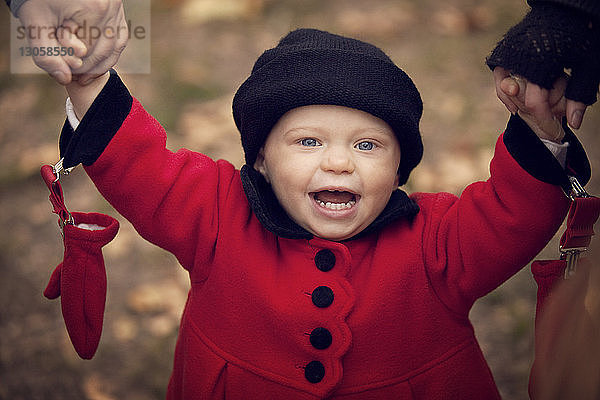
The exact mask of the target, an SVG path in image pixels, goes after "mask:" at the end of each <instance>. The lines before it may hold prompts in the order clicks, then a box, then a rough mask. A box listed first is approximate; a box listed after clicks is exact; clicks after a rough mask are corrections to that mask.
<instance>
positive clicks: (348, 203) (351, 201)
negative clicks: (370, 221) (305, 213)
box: [312, 190, 357, 210]
mask: <svg viewBox="0 0 600 400" xmlns="http://www.w3.org/2000/svg"><path fill="white" fill-rule="evenodd" d="M312 196H313V198H314V199H315V201H316V202H317V204H319V205H320V206H321V207H323V208H327V209H329V210H345V209H350V208H352V207H353V206H354V205H355V204H356V196H357V195H355V194H354V193H350V192H347V191H342V190H321V191H319V192H314V193H312Z"/></svg>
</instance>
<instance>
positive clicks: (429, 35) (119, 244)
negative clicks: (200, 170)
mask: <svg viewBox="0 0 600 400" xmlns="http://www.w3.org/2000/svg"><path fill="white" fill-rule="evenodd" d="M525 10H526V4H525V1H524V0H506V1H502V2H497V1H494V0H477V1H476V0H447V1H444V2H438V1H434V0H403V1H400V0H373V1H369V2H364V1H358V0H331V1H327V2H323V1H316V0H307V1H291V0H281V1H275V0H220V1H216V0H180V1H178V0H162V1H159V0H154V1H153V2H152V14H151V16H152V57H151V72H150V73H149V74H126V75H124V76H123V79H124V81H125V82H126V84H127V85H128V86H129V88H130V89H131V91H132V93H134V95H135V96H136V97H138V98H139V99H140V100H141V102H142V103H143V104H144V105H145V107H146V108H147V109H148V110H149V111H150V112H151V113H153V114H154V115H155V116H156V117H157V119H158V120H159V121H161V122H162V123H163V124H164V126H165V127H166V129H167V131H168V132H169V146H170V147H171V148H173V149H177V148H179V147H182V146H185V147H188V148H192V149H194V150H198V151H202V152H205V153H207V154H209V155H210V156H212V157H214V158H225V159H228V160H230V161H232V162H234V163H235V164H236V165H238V166H240V165H241V164H242V154H241V151H240V148H241V147H240V144H239V138H238V134H237V133H236V130H235V126H234V124H233V119H232V118H231V99H232V97H233V93H234V92H235V89H236V88H237V86H238V85H239V84H240V83H241V82H242V81H243V80H244V79H245V77H246V76H247V75H248V73H249V71H250V69H251V67H252V63H253V62H254V60H255V59H256V58H257V57H258V56H259V55H260V54H261V52H262V51H263V50H264V49H266V48H268V47H270V46H273V45H275V44H276V42H277V40H278V39H279V38H280V37H281V36H283V35H284V34H285V33H287V32H288V31H289V30H291V29H293V28H295V27H300V26H309V27H316V28H321V29H326V30H330V31H334V32H337V33H341V34H347V35H352V36H355V37H359V38H362V39H365V40H368V41H371V42H373V43H375V44H377V45H379V46H380V47H382V48H383V49H384V50H385V51H386V52H387V53H388V54H389V55H390V57H391V58H392V59H393V60H394V61H395V62H396V63H398V64H399V65H400V66H402V68H403V69H404V70H405V71H407V72H408V73H409V75H411V76H412V77H413V79H414V81H415V83H416V85H417V87H418V88H419V90H420V91H421V94H422V97H423V99H424V107H425V110H424V116H423V120H422V124H421V130H422V134H423V138H424V143H425V154H426V155H425V158H424V160H423V162H422V164H421V165H420V166H419V167H418V168H417V169H416V170H415V172H414V174H413V175H412V177H411V180H410V181H409V183H408V185H407V187H406V188H405V189H406V190H407V191H411V192H412V191H439V190H445V191H450V192H453V193H457V194H458V193H460V191H461V190H462V189H463V188H464V186H465V185H466V184H468V183H469V182H471V181H474V180H478V179H485V178H486V176H487V174H488V167H487V165H488V162H489V159H490V157H491V154H492V146H493V144H494V142H495V140H496V137H497V135H498V134H499V133H500V132H501V131H502V129H503V126H504V125H505V123H506V120H507V117H508V113H507V112H506V110H505V109H504V108H503V106H502V105H501V103H500V102H499V101H498V100H497V98H496V97H495V93H494V89H493V83H492V77H491V74H490V72H489V70H488V69H487V67H486V66H485V64H484V58H485V56H486V55H487V53H488V52H489V51H490V49H491V48H492V47H493V45H494V43H495V42H496V41H497V40H498V39H499V38H500V37H501V35H502V33H503V32H504V31H505V30H506V29H507V28H508V27H509V26H511V25H512V24H513V23H515V22H517V21H518V20H519V19H520V17H522V15H523V14H524V12H525ZM2 18H3V21H4V23H3V24H2V28H0V35H1V37H2V40H1V41H0V42H1V43H2V45H1V46H0V47H1V51H0V121H2V123H1V124H0V209H1V210H2V212H1V213H0V227H1V228H0V271H2V279H1V280H0V304H1V306H0V399H7V400H20V399H23V400H35V399H62V400H65V399H89V400H110V399H128V400H149V399H161V398H164V395H165V390H166V385H167V382H168V379H169V374H170V370H171V365H172V357H173V349H174V346H175V339H176V334H177V328H178V321H179V317H180V313H181V310H182V306H183V304H184V302H185V299H186V292H187V288H188V280H187V276H186V275H185V273H184V272H183V270H182V269H181V268H180V267H179V266H178V264H177V262H176V260H175V259H174V258H173V257H172V256H170V255H169V254H167V253H165V252H163V251H161V250H160V249H157V248H155V247H153V246H151V245H149V244H147V243H146V242H144V241H143V240H142V239H140V238H139V237H138V236H137V234H136V233H135V231H134V230H133V228H132V227H131V225H130V224H128V223H127V222H126V221H124V220H123V219H122V218H121V217H118V216H117V215H116V212H115V211H114V210H112V209H111V208H110V206H109V205H108V204H107V203H106V202H105V201H104V200H103V199H102V198H101V197H100V196H99V195H98V194H97V193H96V191H95V189H94V188H93V186H92V185H91V184H90V182H89V181H88V180H87V178H86V176H85V174H84V173H83V171H82V170H81V169H80V168H78V169H76V170H75V171H74V172H73V173H72V174H71V175H69V176H68V177H67V178H66V179H64V183H63V185H64V189H65V193H66V197H67V203H68V205H69V207H70V209H71V210H76V211H86V212H89V211H98V212H105V213H108V214H111V215H113V216H116V217H118V218H119V220H120V222H121V224H122V227H121V230H120V232H119V235H118V237H117V240H115V241H114V242H113V243H111V244H110V245H108V246H107V247H106V248H105V251H104V254H105V258H106V265H107V273H108V299H107V304H106V315H105V325H104V331H103V334H102V340H101V343H100V347H99V350H98V352H97V354H96V356H95V357H94V359H93V360H91V361H82V360H81V359H79V358H78V357H77V355H76V354H75V352H74V351H73V348H72V346H71V344H70V342H69V339H68V337H67V335H66V331H65V328H64V324H63V321H62V317H61V312H60V303H59V301H49V300H46V299H45V298H44V297H43V296H42V291H43V289H44V287H45V285H46V283H47V280H48V278H49V276H50V273H51V271H52V269H53V268H54V266H55V265H56V264H58V263H59V262H60V260H61V258H62V254H61V252H62V243H61V239H60V236H59V232H58V229H57V227H56V222H55V216H54V215H53V214H51V208H50V204H49V203H48V201H47V189H46V187H45V186H44V185H43V183H42V181H41V179H40V178H39V174H38V171H39V167H40V166H41V164H43V163H52V162H55V161H57V135H58V132H59V130H60V127H61V125H62V122H63V120H64V99H65V94H64V90H63V89H62V88H61V87H60V86H58V85H57V84H55V83H54V81H52V80H51V79H50V78H48V77H47V76H45V75H43V74H39V75H34V74H28V75H22V74H14V73H11V72H10V68H9V61H10V60H9V51H8V49H9V45H8V43H9V40H8V39H9V32H8V28H7V24H8V21H9V16H8V11H7V10H4V11H3V12H2ZM599 127H600V113H599V112H598V106H596V108H592V109H591V110H589V111H588V118H587V119H586V121H585V123H584V126H583V128H582V129H581V132H580V133H579V136H580V137H581V139H582V141H583V142H584V144H585V146H586V147H587V148H588V149H589V153H590V158H591V160H592V163H593V166H594V167H595V168H596V169H597V168H598V167H600V165H599V162H600V159H599V157H600V153H598V149H599V148H600V146H598V144H599V143H600V133H599V132H598V128H599ZM589 189H590V191H592V192H594V193H600V181H599V180H598V179H597V178H594V179H593V180H592V182H591V184H590V185H589ZM506 251H511V249H506ZM543 253H544V255H545V256H548V257H553V256H555V255H556V239H555V240H553V242H552V243H551V244H550V245H549V246H548V248H547V249H546V250H544V252H543ZM534 309H535V283H534V282H533V280H532V279H531V276H530V272H529V270H528V269H527V268H525V269H524V270H523V271H522V272H521V273H519V274H518V275H517V276H515V277H514V278H512V279H510V280H509V281H508V282H507V283H506V284H504V285H503V286H502V287H501V288H499V289H498V290H496V291H494V292H493V293H491V294H490V295H488V296H486V297H485V298H483V299H482V300H480V301H479V302H478V303H477V304H476V306H475V308H474V309H473V312H472V314H471V316H472V320H473V324H474V326H475V329H476V333H477V336H478V337H479V339H480V342H481V345H482V348H483V350H484V353H485V355H486V358H487V359H488V361H489V364H490V366H491V368H492V372H493V374H494V377H495V379H496V382H497V383H498V386H499V388H500V391H501V393H502V395H503V397H504V398H507V399H526V398H527V379H528V371H529V367H530V363H531V361H532V352H533V339H532V338H533V313H534Z"/></svg>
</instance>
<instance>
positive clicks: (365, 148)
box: [356, 141, 375, 151]
mask: <svg viewBox="0 0 600 400" xmlns="http://www.w3.org/2000/svg"><path fill="white" fill-rule="evenodd" d="M356 148H357V149H359V150H363V151H369V150H373V149H374V148H375V143H373V142H366V141H365V142H360V143H359V144H357V145H356Z"/></svg>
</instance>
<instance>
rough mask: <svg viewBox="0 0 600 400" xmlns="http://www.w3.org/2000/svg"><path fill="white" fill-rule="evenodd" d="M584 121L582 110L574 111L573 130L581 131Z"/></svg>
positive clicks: (572, 118)
mask: <svg viewBox="0 0 600 400" xmlns="http://www.w3.org/2000/svg"><path fill="white" fill-rule="evenodd" d="M582 120H583V112H582V111H581V110H575V111H573V114H571V125H572V126H573V128H575V129H579V127H580V126H581V122H582Z"/></svg>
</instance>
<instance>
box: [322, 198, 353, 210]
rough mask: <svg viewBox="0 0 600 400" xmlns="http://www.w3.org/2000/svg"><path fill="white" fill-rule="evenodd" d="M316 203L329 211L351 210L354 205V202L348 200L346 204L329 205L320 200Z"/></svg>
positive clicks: (329, 203)
mask: <svg viewBox="0 0 600 400" xmlns="http://www.w3.org/2000/svg"><path fill="white" fill-rule="evenodd" d="M317 202H318V203H319V205H320V206H321V207H324V208H328V209H330V210H343V209H344V208H352V207H353V206H354V205H355V204H356V201H354V200H350V201H349V202H347V203H331V202H329V201H328V202H327V203H325V202H324V201H320V200H317Z"/></svg>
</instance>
